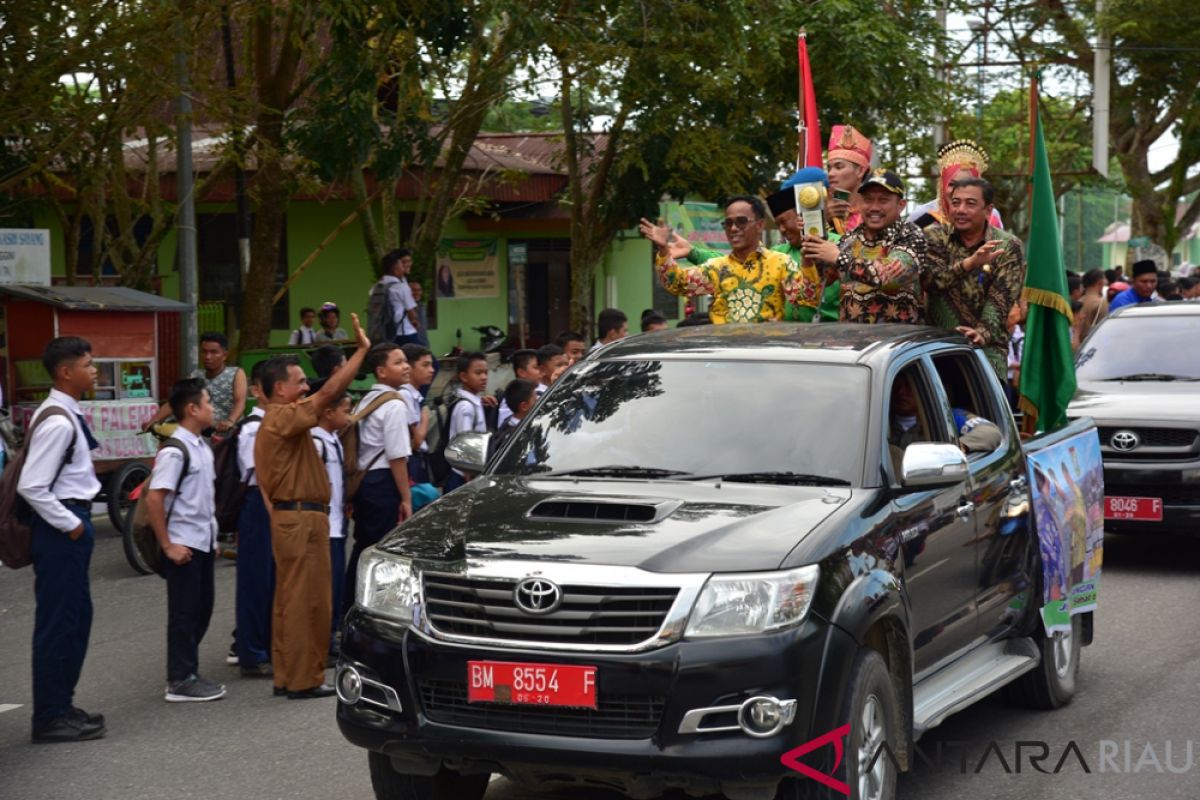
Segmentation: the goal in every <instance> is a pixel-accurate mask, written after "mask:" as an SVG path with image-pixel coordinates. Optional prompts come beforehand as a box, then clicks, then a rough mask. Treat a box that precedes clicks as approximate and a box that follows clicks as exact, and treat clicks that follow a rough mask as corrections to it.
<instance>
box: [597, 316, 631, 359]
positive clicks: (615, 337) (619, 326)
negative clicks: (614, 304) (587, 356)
mask: <svg viewBox="0 0 1200 800" xmlns="http://www.w3.org/2000/svg"><path fill="white" fill-rule="evenodd" d="M628 335H629V317H627V316H625V312H624V311H622V310H621V309H619V308H606V309H604V310H603V311H601V312H600V313H599V314H597V315H596V336H597V337H599V338H597V339H596V341H595V343H594V344H593V345H592V347H591V349H589V350H588V352H589V353H591V352H593V351H596V350H599V349H600V348H601V347H604V345H606V344H612V343H613V342H617V341H620V340H621V339H624V338H625V337H626V336H628Z"/></svg>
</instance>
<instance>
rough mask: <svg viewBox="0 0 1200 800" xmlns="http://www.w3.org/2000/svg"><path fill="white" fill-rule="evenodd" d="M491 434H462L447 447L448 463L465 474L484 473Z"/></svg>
mask: <svg viewBox="0 0 1200 800" xmlns="http://www.w3.org/2000/svg"><path fill="white" fill-rule="evenodd" d="M491 438H492V435H491V434H490V433H474V432H472V433H460V434H459V435H458V436H455V437H454V438H453V439H451V440H450V442H449V444H447V445H446V463H447V464H449V465H450V466H452V467H454V468H455V469H458V470H462V471H463V472H475V473H479V472H483V465H484V464H485V463H486V462H487V452H488V441H489V440H490V439H491Z"/></svg>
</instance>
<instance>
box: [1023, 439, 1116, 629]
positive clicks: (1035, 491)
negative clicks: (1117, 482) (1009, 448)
mask: <svg viewBox="0 0 1200 800" xmlns="http://www.w3.org/2000/svg"><path fill="white" fill-rule="evenodd" d="M1029 485H1030V488H1031V498H1032V501H1033V511H1034V518H1035V520H1036V522H1037V532H1038V539H1039V541H1040V546H1041V552H1042V577H1043V597H1042V621H1043V622H1044V623H1045V626H1046V633H1048V634H1049V633H1053V632H1055V631H1066V630H1069V629H1070V627H1071V616H1072V615H1074V614H1079V613H1082V612H1084V611H1092V610H1093V609H1095V608H1096V593H1097V590H1098V589H1099V586H1100V565H1101V562H1102V561H1103V558H1104V467H1103V464H1102V462H1101V460H1100V437H1099V435H1097V433H1096V431H1095V430H1094V429H1093V430H1090V431H1087V432H1085V433H1080V434H1076V435H1075V436H1072V437H1071V438H1069V439H1064V440H1063V441H1061V442H1058V443H1057V444H1053V445H1050V446H1049V447H1046V448H1044V449H1042V450H1039V451H1037V452H1034V453H1031V454H1030V455H1029Z"/></svg>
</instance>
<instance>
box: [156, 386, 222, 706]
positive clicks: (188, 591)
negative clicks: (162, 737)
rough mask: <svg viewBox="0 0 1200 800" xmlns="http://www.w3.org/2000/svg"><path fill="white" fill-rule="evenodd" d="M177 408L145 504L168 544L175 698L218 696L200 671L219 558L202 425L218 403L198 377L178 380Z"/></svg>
mask: <svg viewBox="0 0 1200 800" xmlns="http://www.w3.org/2000/svg"><path fill="white" fill-rule="evenodd" d="M169 402H170V404H171V412H172V413H173V414H174V415H175V419H176V420H178V421H179V428H178V429H177V430H176V431H175V435H174V436H173V437H171V438H173V439H175V440H177V441H178V442H179V443H181V444H182V448H181V447H177V446H174V445H171V444H168V445H165V446H164V447H162V448H161V449H160V450H159V453H158V455H157V456H156V457H155V459H154V471H153V472H152V473H151V474H150V486H149V492H150V493H149V495H148V496H147V497H146V510H147V512H148V517H149V521H150V525H151V527H153V528H154V534H155V536H156V537H157V538H158V544H159V546H160V547H161V548H162V551H163V556H164V559H163V577H164V578H166V580H167V690H166V693H165V694H164V696H163V699H164V700H166V701H167V702H168V703H195V702H204V701H208V700H219V699H220V698H222V697H224V696H225V687H224V686H223V685H222V684H219V683H215V682H213V681H210V680H208V679H207V678H203V677H201V676H200V674H199V672H200V640H201V639H203V638H204V634H205V632H207V631H208V623H209V622H210V621H211V620H212V611H213V557H214V551H215V548H216V544H217V519H216V514H217V506H216V494H215V487H214V481H215V479H216V472H215V468H214V466H213V452H212V448H211V447H209V446H208V444H207V443H206V442H205V441H204V439H203V438H201V435H200V434H201V432H202V431H203V430H204V429H205V428H209V427H211V426H212V422H213V407H212V401H211V399H210V398H209V396H208V390H207V389H206V388H204V381H203V380H201V379H199V378H187V379H186V380H182V381H179V382H178V383H176V384H175V385H174V386H173V387H171V397H170V400H169Z"/></svg>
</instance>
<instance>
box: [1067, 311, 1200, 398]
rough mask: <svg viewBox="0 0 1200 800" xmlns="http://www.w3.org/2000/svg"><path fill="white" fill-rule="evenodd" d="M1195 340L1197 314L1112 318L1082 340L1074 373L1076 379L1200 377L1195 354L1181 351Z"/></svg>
mask: <svg viewBox="0 0 1200 800" xmlns="http://www.w3.org/2000/svg"><path fill="white" fill-rule="evenodd" d="M1195 342H1200V316H1198V315H1184V314H1180V315H1178V316H1174V315H1172V316H1161V317H1133V316H1130V317H1113V318H1112V319H1108V320H1105V321H1104V322H1102V323H1101V324H1100V326H1099V327H1097V328H1096V330H1095V332H1094V333H1093V334H1092V335H1091V336H1089V337H1088V339H1087V341H1086V342H1084V343H1083V347H1082V348H1081V349H1080V351H1079V355H1078V357H1077V358H1076V360H1075V367H1076V373H1075V374H1076V377H1077V378H1078V379H1079V381H1081V382H1084V381H1147V382H1154V381H1161V382H1171V381H1196V380H1200V358H1196V357H1195V356H1194V355H1193V356H1190V357H1189V356H1187V355H1186V353H1188V352H1191V350H1192V349H1193V347H1192V346H1194V343H1195ZM1176 343H1179V344H1181V345H1183V349H1182V350H1181V349H1180V348H1179V347H1176V346H1174V345H1175V344H1176ZM1185 343H1186V344H1185Z"/></svg>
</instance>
